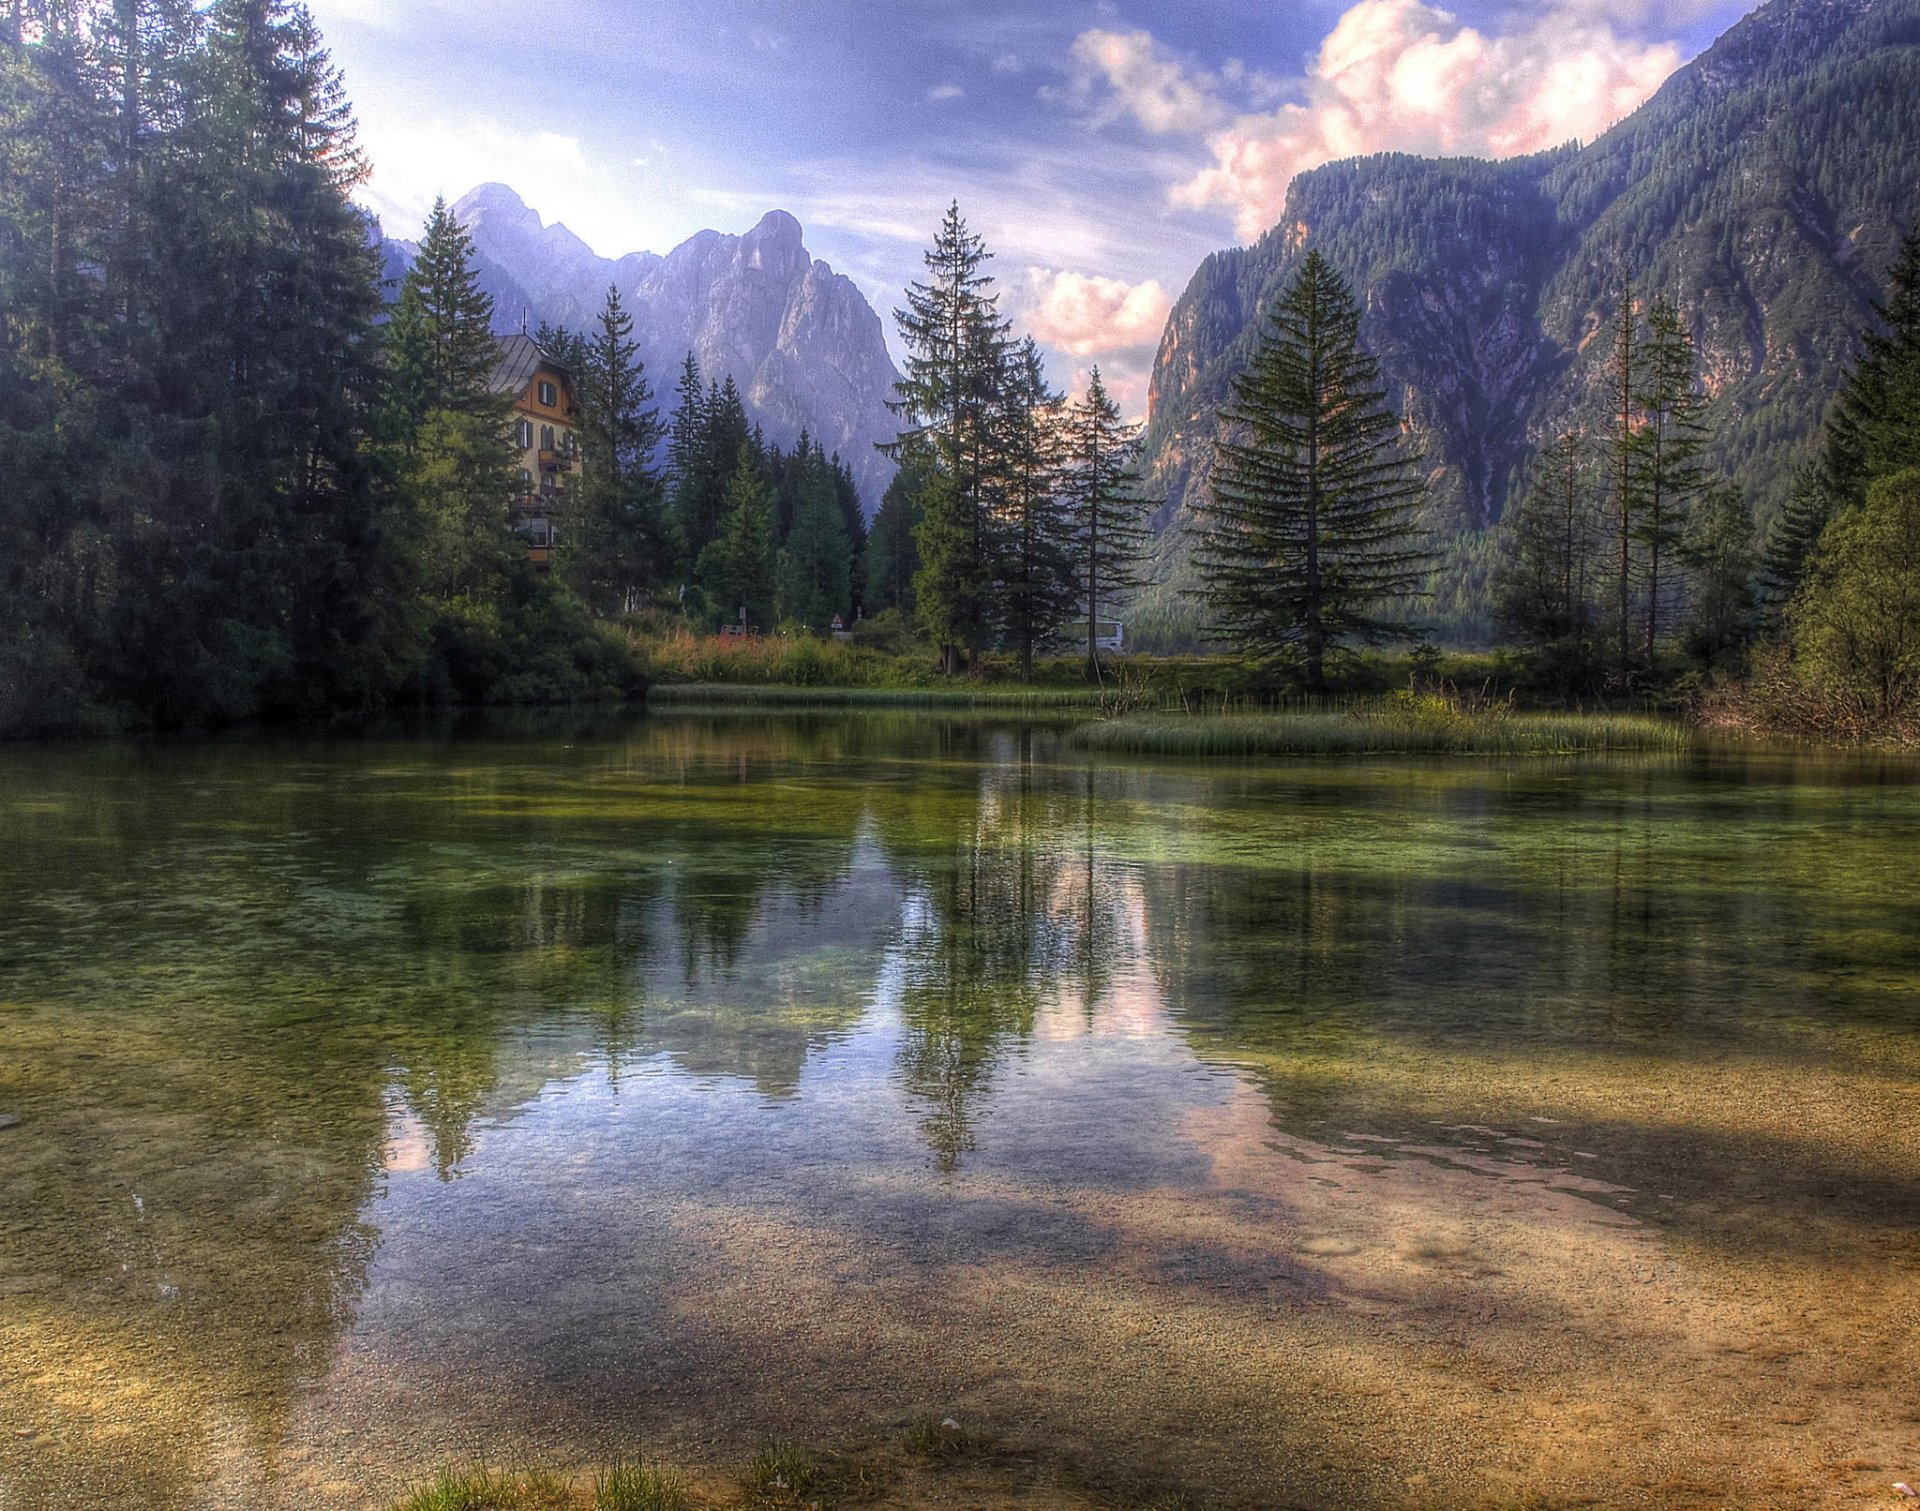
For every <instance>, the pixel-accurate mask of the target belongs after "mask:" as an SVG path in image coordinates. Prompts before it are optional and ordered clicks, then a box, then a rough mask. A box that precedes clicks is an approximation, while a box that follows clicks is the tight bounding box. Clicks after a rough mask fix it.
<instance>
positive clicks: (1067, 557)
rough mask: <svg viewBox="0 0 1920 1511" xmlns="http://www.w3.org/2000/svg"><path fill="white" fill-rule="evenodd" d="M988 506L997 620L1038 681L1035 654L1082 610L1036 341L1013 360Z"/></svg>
mask: <svg viewBox="0 0 1920 1511" xmlns="http://www.w3.org/2000/svg"><path fill="white" fill-rule="evenodd" d="M999 398H1000V404H999V412H998V414H997V415H996V417H995V418H996V426H997V430H996V435H995V444H994V461H995V467H994V471H993V473H992V474H991V475H990V477H989V478H988V480H987V508H988V510H989V511H990V513H991V515H992V517H993V519H994V521H995V523H996V525H997V526H998V527H999V529H1000V530H1001V532H1002V533H1003V536H1004V540H1005V547H1004V550H1003V551H1002V552H1001V563H1000V571H999V574H998V581H997V584H996V586H997V590H998V598H999V602H998V605H997V607H998V611H999V612H998V615H997V617H998V618H999V619H1000V621H1001V622H1002V623H1003V624H1004V626H1005V629H1006V633H1007V637H1008V639H1009V640H1010V641H1011V643H1012V645H1013V647H1014V650H1015V651H1016V652H1017V653H1018V655H1019V657H1020V675H1021V677H1022V678H1023V679H1026V680H1029V681H1031V680H1032V677H1033V657H1034V651H1035V650H1036V649H1037V648H1038V647H1039V646H1041V645H1042V644H1044V643H1045V642H1046V640H1047V639H1048V638H1049V637H1050V636H1051V635H1052V634H1053V633H1054V631H1055V630H1057V629H1058V628H1059V627H1060V626H1061V625H1062V624H1063V623H1065V622H1066V620H1067V619H1068V618H1070V617H1071V616H1072V614H1073V612H1074V610H1075V608H1076V607H1077V606H1078V595H1077V593H1076V591H1075V585H1074V575H1073V541H1072V535H1071V524H1072V522H1071V520H1070V518H1069V516H1068V515H1067V512H1066V510H1065V509H1063V508H1062V507H1061V500H1060V498H1059V493H1058V481H1059V470H1060V467H1059V450H1060V422H1061V400H1060V396H1059V395H1058V394H1056V393H1054V392H1053V391H1052V390H1051V389H1050V388H1049V387H1048V386H1047V376H1046V371H1045V368H1044V365H1043V364H1042V362H1041V358H1040V349H1039V347H1038V346H1037V345H1036V344H1035V343H1034V340H1033V338H1032V337H1031V336H1029V337H1027V338H1026V339H1025V340H1023V341H1022V342H1021V343H1020V344H1019V345H1018V346H1017V347H1015V348H1014V349H1013V351H1012V352H1011V353H1010V354H1009V359H1008V372H1007V375H1006V377H1005V378H1004V379H1003V381H1002V383H1001V385H1000V395H999Z"/></svg>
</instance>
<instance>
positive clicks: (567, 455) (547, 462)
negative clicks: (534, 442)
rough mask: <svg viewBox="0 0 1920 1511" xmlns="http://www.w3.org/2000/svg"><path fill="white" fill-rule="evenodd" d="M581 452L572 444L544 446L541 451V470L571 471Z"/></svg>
mask: <svg viewBox="0 0 1920 1511" xmlns="http://www.w3.org/2000/svg"><path fill="white" fill-rule="evenodd" d="M579 459H580V458H579V453H578V452H576V451H575V450H574V449H573V448H572V447H571V446H552V447H543V448H542V449H541V452H540V470H541V471H542V472H571V471H572V470H573V466H574V463H575V462H577V461H578V460H579Z"/></svg>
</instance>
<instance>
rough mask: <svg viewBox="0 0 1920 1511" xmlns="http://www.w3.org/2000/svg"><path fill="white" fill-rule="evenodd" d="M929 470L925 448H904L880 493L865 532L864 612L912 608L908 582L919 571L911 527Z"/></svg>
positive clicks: (930, 475) (915, 526)
mask: <svg viewBox="0 0 1920 1511" xmlns="http://www.w3.org/2000/svg"><path fill="white" fill-rule="evenodd" d="M935 470H936V469H935V464H934V461H933V458H932V456H931V455H930V454H929V452H928V449H927V448H926V447H924V446H916V447H909V448H908V449H907V450H906V451H904V452H903V453H902V454H901V457H900V467H899V470H898V471H897V472H895V473H894V475H893V481H892V482H890V483H888V484H887V491H886V492H885V493H883V494H882V495H881V496H880V509H879V512H878V513H876V514H875V515H874V516H873V527H872V529H871V530H870V531H868V533H867V547H866V576H865V583H866V597H865V599H864V605H865V607H866V609H867V611H868V612H869V613H874V614H883V613H886V612H887V611H888V610H890V609H891V610H896V611H898V612H900V613H902V614H907V615H911V614H913V612H914V596H913V583H914V578H915V576H916V575H917V574H918V572H919V570H920V549H919V546H918V544H917V543H916V540H915V531H916V530H918V529H919V526H920V518H921V514H922V512H923V507H924V497H925V492H926V489H927V487H928V484H929V483H930V482H931V480H932V478H933V476H934V473H935Z"/></svg>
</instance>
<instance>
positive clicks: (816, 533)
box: [776, 466, 853, 633]
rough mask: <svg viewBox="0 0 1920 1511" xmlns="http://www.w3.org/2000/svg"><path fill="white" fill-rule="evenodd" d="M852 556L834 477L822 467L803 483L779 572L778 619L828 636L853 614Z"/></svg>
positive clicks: (780, 558)
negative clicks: (838, 622) (834, 624)
mask: <svg viewBox="0 0 1920 1511" xmlns="http://www.w3.org/2000/svg"><path fill="white" fill-rule="evenodd" d="M852 565H853V552H852V547H851V546H850V545H849V543H848V541H847V529H846V522H845V518H844V516H843V515H842V514H841V511H840V500H839V496H838V492H837V490H836V489H835V487H834V479H833V474H832V473H831V472H830V471H828V470H826V468H825V467H824V466H823V467H821V468H819V469H817V470H815V471H814V472H813V474H812V475H811V476H810V477H809V478H807V480H806V481H805V482H804V483H803V484H802V485H801V487H800V490H799V498H798V501H797V502H796V503H795V505H794V513H793V525H792V528H791V529H789V530H788V532H787V539H786V544H785V545H783V546H782V547H781V548H780V556H779V563H778V566H777V569H776V588H777V592H776V597H777V599H778V605H779V608H778V617H779V619H780V620H781V621H782V622H783V623H784V622H788V621H791V622H793V623H796V624H801V625H804V626H805V627H806V628H808V629H810V630H813V631H814V632H816V633H820V632H824V631H825V630H826V629H827V628H828V626H829V625H830V624H831V622H832V621H833V619H834V617H835V616H836V615H837V616H839V618H840V619H841V621H842V622H843V623H844V622H845V621H846V620H847V619H849V618H850V617H851V616H852V612H853V573H852Z"/></svg>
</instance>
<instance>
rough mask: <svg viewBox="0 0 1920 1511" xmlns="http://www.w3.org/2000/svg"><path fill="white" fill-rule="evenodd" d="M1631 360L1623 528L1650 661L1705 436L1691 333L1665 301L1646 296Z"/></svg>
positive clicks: (1700, 478) (1702, 479)
mask: <svg viewBox="0 0 1920 1511" xmlns="http://www.w3.org/2000/svg"><path fill="white" fill-rule="evenodd" d="M1639 357H1640V360H1639V364H1638V366H1637V367H1636V368H1635V369H1634V371H1633V373H1632V378H1633V382H1634V383H1635V384H1636V385H1637V387H1636V388H1635V391H1634V394H1633V400H1634V405H1635V408H1636V410H1637V414H1636V415H1635V417H1634V419H1635V423H1634V424H1633V426H1632V428H1631V429H1630V430H1629V432H1628V434H1627V435H1626V436H1625V437H1624V438H1623V442H1622V444H1623V446H1624V448H1625V452H1626V482H1627V486H1628V487H1629V488H1630V489H1631V490H1632V492H1633V495H1634V497H1633V508H1632V510H1631V512H1630V515H1629V519H1630V526H1629V528H1630V533H1631V536H1632V540H1633V543H1634V544H1635V545H1636V546H1637V547H1638V548H1639V551H1640V559H1641V563H1642V567H1643V582H1642V585H1641V592H1642V596H1643V597H1644V599H1645V602H1646V637H1645V640H1644V642H1643V646H1642V654H1643V655H1644V656H1645V658H1646V661H1647V663H1648V664H1649V665H1651V664H1652V662H1653V656H1654V649H1655V647H1656V646H1657V645H1658V644H1659V643H1660V626H1661V623H1662V611H1663V610H1670V609H1671V604H1670V603H1669V602H1668V600H1669V599H1671V598H1674V597H1676V596H1677V594H1676V592H1675V588H1676V585H1677V584H1676V582H1675V578H1676V577H1677V574H1676V573H1674V572H1673V570H1672V568H1673V560H1672V558H1673V556H1674V554H1675V553H1676V552H1677V551H1678V550H1679V548H1680V545H1681V542H1682V541H1683V540H1685V539H1686V538H1687V514H1688V511H1689V509H1691V507H1692V505H1693V501H1694V498H1695V497H1696V495H1698V494H1699V492H1700V490H1701V489H1702V488H1703V487H1705V486H1706V474H1705V471H1704V469H1703V468H1702V466H1701V461H1700V458H1701V454H1702V453H1703V452H1704V451H1705V450H1706V447H1707V440H1708V436H1707V427H1706V422H1705V419H1704V418H1703V414H1702V411H1703V409H1704V407H1705V406H1704V403H1703V401H1702V400H1701V398H1700V396H1699V394H1698V392H1697V391H1696V389H1695V386H1694V355H1693V338H1692V337H1691V336H1690V335H1689V334H1688V332H1687V328H1686V326H1685V324H1684V323H1683V322H1682V320H1681V316H1680V311H1679V310H1678V309H1677V308H1676V307H1675V306H1674V305H1673V303H1672V302H1671V301H1669V300H1667V299H1664V298H1655V299H1654V301H1653V304H1652V306H1651V308H1650V309H1649V310H1648V312H1647V332H1646V341H1645V343H1644V344H1643V346H1642V347H1641V349H1640V353H1639ZM1663 568H1664V569H1665V575H1664V576H1663V575H1662V571H1663Z"/></svg>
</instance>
